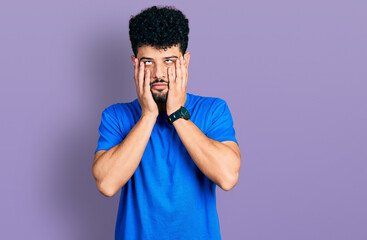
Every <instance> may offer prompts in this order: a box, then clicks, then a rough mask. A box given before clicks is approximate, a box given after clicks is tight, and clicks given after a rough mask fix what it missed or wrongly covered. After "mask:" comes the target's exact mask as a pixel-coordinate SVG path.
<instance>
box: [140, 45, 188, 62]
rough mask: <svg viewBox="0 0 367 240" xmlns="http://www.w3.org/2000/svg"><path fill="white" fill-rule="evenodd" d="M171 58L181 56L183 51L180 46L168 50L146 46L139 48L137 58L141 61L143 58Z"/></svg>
mask: <svg viewBox="0 0 367 240" xmlns="http://www.w3.org/2000/svg"><path fill="white" fill-rule="evenodd" d="M170 56H177V57H179V56H181V50H180V48H179V46H178V45H174V46H172V47H169V48H166V49H157V48H155V47H152V46H147V45H144V46H141V47H139V49H138V54H137V57H138V58H139V59H140V58H141V57H147V58H154V59H159V58H164V57H170Z"/></svg>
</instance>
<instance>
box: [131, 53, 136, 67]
mask: <svg viewBox="0 0 367 240" xmlns="http://www.w3.org/2000/svg"><path fill="white" fill-rule="evenodd" d="M135 58H136V57H135V55H131V61H132V62H133V65H134V61H135Z"/></svg>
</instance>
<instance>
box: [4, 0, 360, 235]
mask: <svg viewBox="0 0 367 240" xmlns="http://www.w3.org/2000/svg"><path fill="white" fill-rule="evenodd" d="M155 4H157V5H174V6H176V7H177V8H178V9H180V10H182V11H183V12H184V14H185V15H186V16H187V17H188V19H189V24H190V34H189V45H188V51H190V52H191V61H190V67H189V80H188V92H190V93H193V94H197V95H202V96H213V97H220V98H222V99H224V100H226V101H227V103H228V105H229V108H230V110H231V113H232V116H233V120H234V127H235V130H236V137H237V140H238V142H239V144H240V148H241V152H242V165H241V171H240V178H239V181H238V184H237V185H236V186H235V188H234V189H232V190H231V191H229V192H225V191H223V190H221V189H220V188H219V187H217V209H218V214H219V220H220V227H221V233H222V238H223V239H225V240H227V239H228V240H232V239H233V240H235V239H239V240H243V239H244V240H247V239H248V240H269V239H272V240H284V239H297V240H310V239H312V240H325V239H332V240H345V239H353V240H364V239H367V228H365V227H366V222H367V217H366V216H367V207H366V202H367V193H366V189H367V188H366V182H367V127H366V122H367V97H366V92H367V83H366V81H367V44H366V43H367V28H366V23H367V14H366V9H367V3H366V2H365V1H362V0H361V1H355V0H351V1H335V0H334V1H331V0H329V1H326V0H311V1H294V0H280V1H272V0H256V1H255V0H251V1H240V0H237V1H233V0H228V1H194V0H185V1H184V0H182V1H178V0H177V1H117V0H115V1H106V0H103V1H102V0H99V1H87V0H64V1H46V0H36V1H25V0H24V1H13V0H2V1H1V3H0V79H1V86H0V91H1V92H0V100H1V101H0V106H1V109H0V110H1V124H0V133H1V138H0V141H1V143H0V146H1V165H0V173H1V175H0V177H1V179H0V184H1V185H0V186H1V198H0V208H1V209H0V228H1V230H0V239H53V240H59V239H60V240H64V239H93V240H99V239H113V236H114V228H115V221H116V215H117V207H118V201H119V195H120V193H117V194H116V195H115V196H114V197H113V198H106V197H104V196H102V195H101V194H100V193H99V192H98V190H97V188H96V186H95V181H94V179H93V176H92V173H91V165H92V162H93V157H94V150H95V148H96V146H97V140H98V136H99V133H98V126H99V124H100V120H101V113H102V111H103V109H104V108H106V107H108V106H110V105H112V104H114V103H118V102H128V101H132V100H134V99H135V98H136V97H137V96H136V91H135V84H134V80H133V66H132V63H131V59H130V55H131V54H132V50H131V46H130V42H129V36H128V21H129V19H130V16H131V15H135V14H137V13H139V12H140V11H141V10H142V9H143V8H147V7H150V6H152V5H155ZM183 211H187V209H183Z"/></svg>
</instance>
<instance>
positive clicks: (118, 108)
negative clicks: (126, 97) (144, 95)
mask: <svg viewBox="0 0 367 240" xmlns="http://www.w3.org/2000/svg"><path fill="white" fill-rule="evenodd" d="M138 106H139V104H138V100H137V99H135V100H133V101H131V102H121V103H114V104H111V105H110V106H108V107H106V108H105V109H104V110H103V112H102V114H107V115H109V116H111V117H115V118H119V117H120V116H122V115H124V114H128V113H129V112H134V111H137V108H138Z"/></svg>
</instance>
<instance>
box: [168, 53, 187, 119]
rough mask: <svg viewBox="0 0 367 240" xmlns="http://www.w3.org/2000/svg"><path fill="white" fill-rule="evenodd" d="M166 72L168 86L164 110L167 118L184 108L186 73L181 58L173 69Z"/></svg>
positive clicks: (185, 67) (183, 61)
mask: <svg viewBox="0 0 367 240" xmlns="http://www.w3.org/2000/svg"><path fill="white" fill-rule="evenodd" d="M167 70H168V82H169V84H168V96H167V103H166V109H167V115H168V116H169V115H171V114H172V113H174V112H175V111H177V110H178V109H179V108H180V107H181V106H185V102H186V86H187V79H188V71H187V66H186V65H185V60H184V58H183V57H182V56H181V57H179V58H178V59H177V60H176V63H175V69H172V68H168V69H167Z"/></svg>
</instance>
